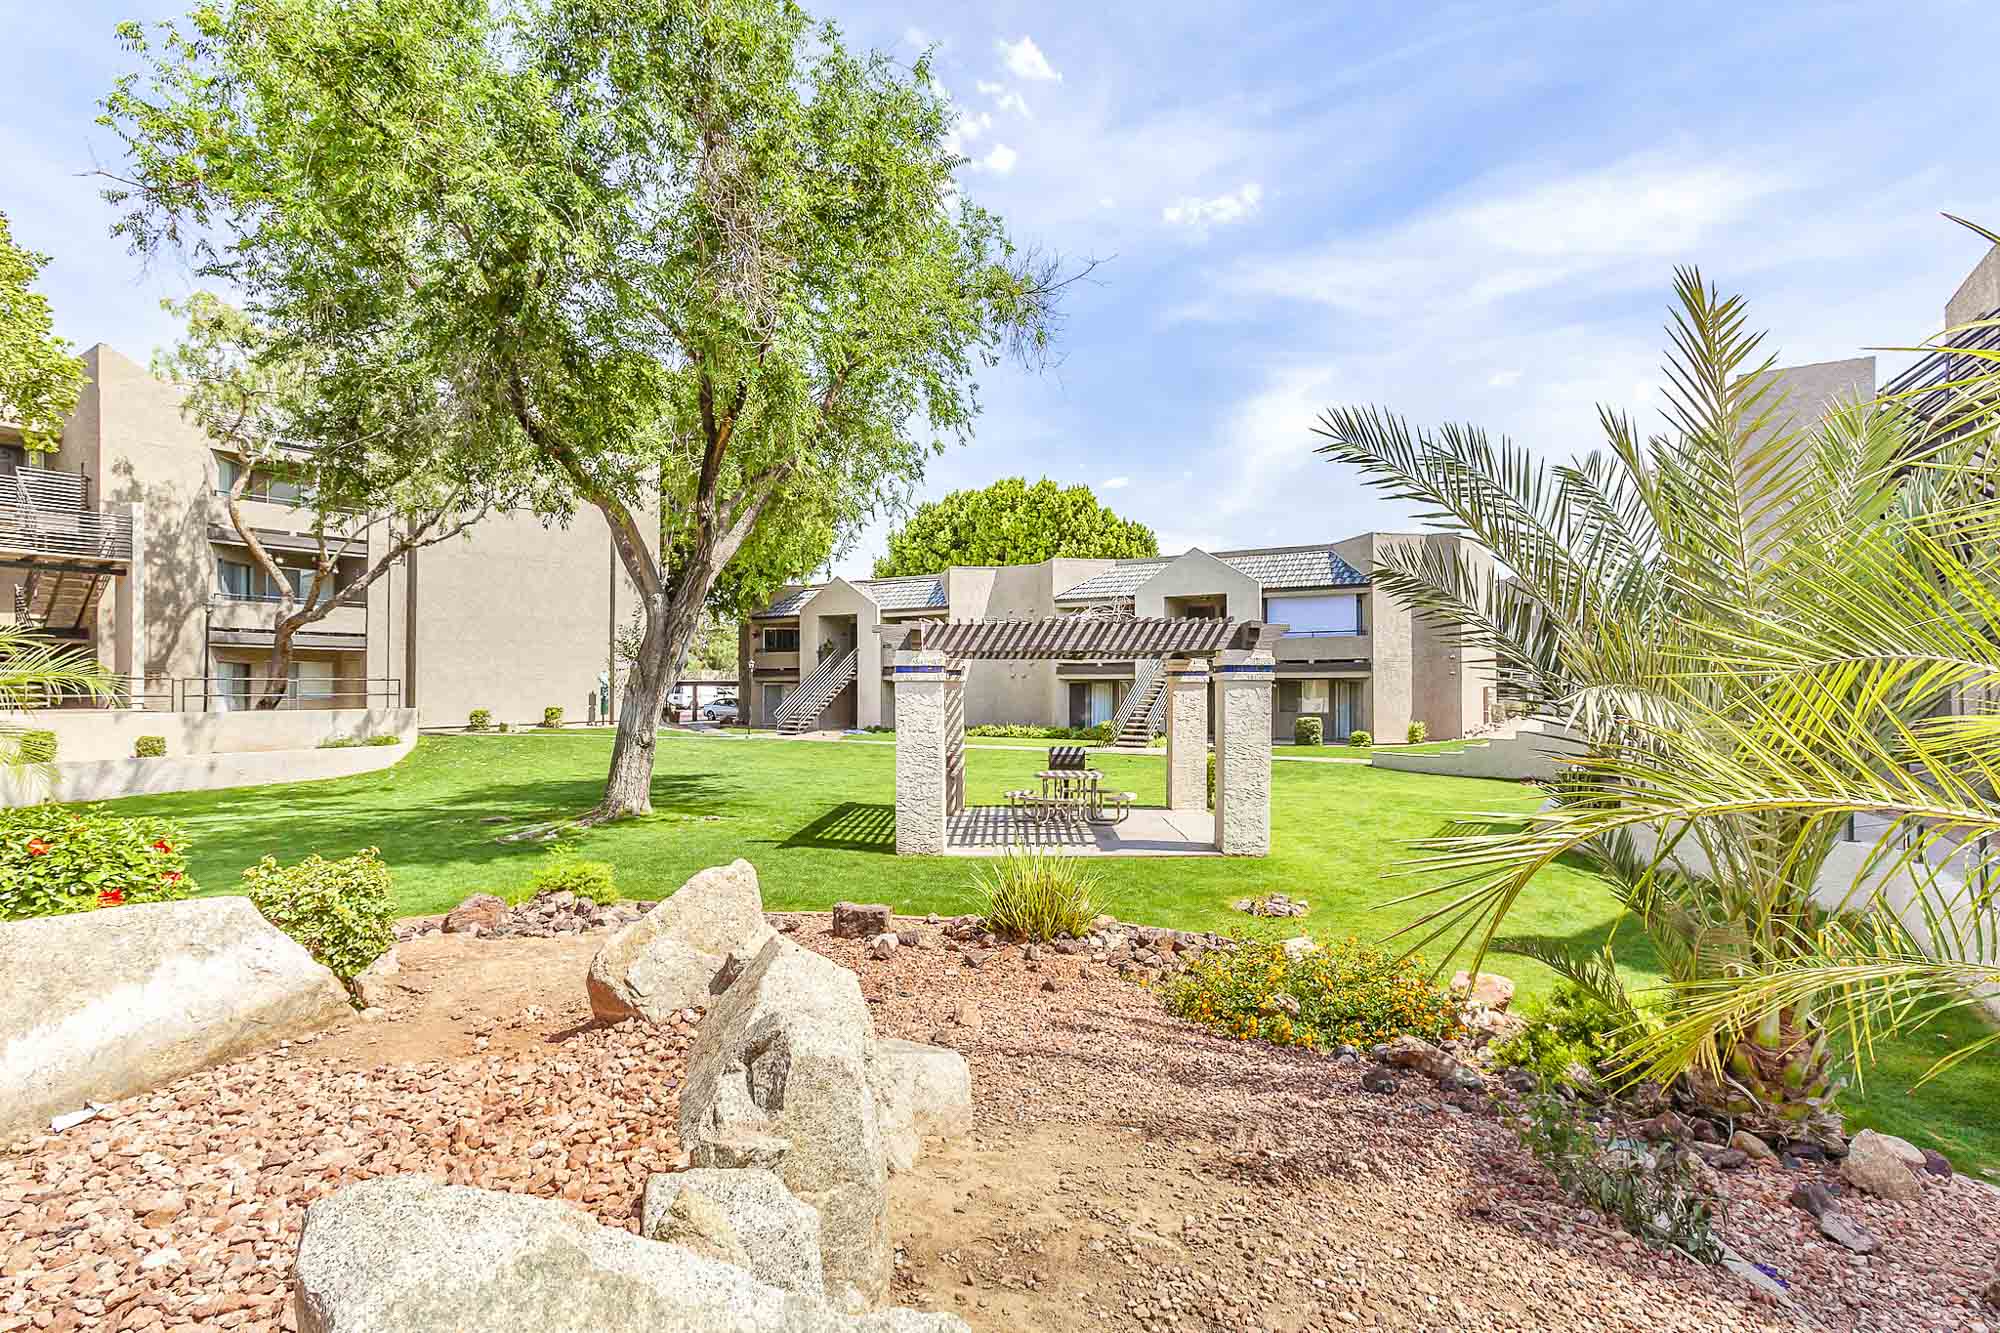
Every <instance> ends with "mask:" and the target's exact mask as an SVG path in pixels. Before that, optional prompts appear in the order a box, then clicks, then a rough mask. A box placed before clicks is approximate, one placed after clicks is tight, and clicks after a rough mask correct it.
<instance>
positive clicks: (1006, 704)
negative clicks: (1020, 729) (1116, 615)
mask: <svg viewBox="0 0 2000 1333" xmlns="http://www.w3.org/2000/svg"><path fill="white" fill-rule="evenodd" d="M1109 563H1110V562H1108V561H1094V560H1089V561H1085V560H1062V561H1043V562H1042V563H1040V564H1036V565H1012V566H1006V567H1000V568H992V567H986V568H960V569H954V570H952V571H951V573H950V575H949V578H948V580H947V582H946V585H945V595H946V596H947V597H948V598H949V599H950V602H951V608H950V612H949V614H950V616H951V618H952V619H953V620H1008V619H1014V620H1033V619H1042V618H1045V617H1049V616H1053V615H1055V614H1057V612H1056V604H1055V595H1056V592H1057V590H1058V587H1059V586H1060V587H1065V588H1066V587H1070V586H1072V585H1074V584H1075V583H1079V582H1081V581H1082V580H1083V579H1086V578H1088V577H1089V576H1090V572H1094V571H1095V569H1096V568H1099V567H1104V566H1108V565H1109ZM1077 569H1083V570H1085V571H1087V572H1084V573H1076V572H1075V571H1076V570H1077ZM1064 580H1067V582H1065V581H1064ZM965 721H966V724H967V725H969V726H978V725H980V724H981V723H989V722H1025V723H1029V724H1032V725H1035V726H1049V727H1055V726H1064V725H1067V724H1068V722H1069V693H1068V688H1067V687H1066V686H1065V685H1064V684H1063V683H1062V682H1060V681H1059V680H1057V678H1056V664H1055V663H1054V662H971V663H968V664H967V666H966V673H965Z"/></svg>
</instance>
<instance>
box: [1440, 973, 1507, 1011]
mask: <svg viewBox="0 0 2000 1333" xmlns="http://www.w3.org/2000/svg"><path fill="white" fill-rule="evenodd" d="M1451 993H1452V994H1453V995H1456V996H1458V997H1459V998H1460V999H1462V1000H1466V1001H1468V1002H1470V1003H1472V1004H1481V1005H1484V1006H1486V1007H1487V1008H1488V1009H1495V1010H1499V1009H1505V1008H1506V1007H1507V1006H1508V1005H1510V1004H1512V1003H1513V1002H1514V982H1513V980H1512V979H1511V978H1508V977H1503V976H1501V975H1500V974H1499V973H1498V972H1481V973H1480V974H1479V977H1478V979H1477V980H1474V979H1473V976H1472V974H1471V973H1469V972H1464V971H1461V972H1459V973H1457V974H1456V975H1454V976H1453V977H1452V979H1451Z"/></svg>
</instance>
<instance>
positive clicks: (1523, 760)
mask: <svg viewBox="0 0 2000 1333" xmlns="http://www.w3.org/2000/svg"><path fill="white" fill-rule="evenodd" d="M1576 748H1577V747H1576V745H1575V743H1574V742H1573V741H1571V740H1570V739H1569V738H1568V736H1567V733H1563V732H1560V731H1558V732H1553V733H1551V732H1546V731H1544V730H1543V729H1542V728H1541V726H1540V725H1539V724H1535V723H1523V724H1522V726H1521V729H1520V730H1519V731H1518V732H1516V733H1515V734H1514V735H1512V736H1496V737H1495V738H1493V739H1492V740H1489V741H1475V742H1473V743H1472V744H1469V745H1467V746H1466V747H1465V748H1464V749H1463V750H1458V751H1455V752H1452V753H1449V754H1402V753H1399V752H1397V751H1395V750H1376V751H1374V752H1373V753H1372V754H1371V755H1370V756H1369V759H1368V762H1369V763H1371V764H1373V765H1374V766H1375V767H1376V768H1393V769H1399V770H1401V771H1402V772H1405V773H1437V774H1440V775H1444V776H1448V777H1456V778H1496V779H1499V780H1501V781H1506V782H1524V781H1530V780H1533V781H1541V780H1545V779H1548V778H1552V777H1554V776H1555V775H1556V772H1557V770H1558V769H1559V768H1560V767H1561V765H1560V764H1558V763H1557V756H1560V755H1563V754H1572V753H1575V751H1576Z"/></svg>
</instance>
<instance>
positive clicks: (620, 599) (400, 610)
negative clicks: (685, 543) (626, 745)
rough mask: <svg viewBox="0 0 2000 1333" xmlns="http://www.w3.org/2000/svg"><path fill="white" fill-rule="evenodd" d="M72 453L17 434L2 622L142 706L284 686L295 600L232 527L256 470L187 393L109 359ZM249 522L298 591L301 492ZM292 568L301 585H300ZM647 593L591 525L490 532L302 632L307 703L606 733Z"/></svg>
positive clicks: (265, 488)
mask: <svg viewBox="0 0 2000 1333" xmlns="http://www.w3.org/2000/svg"><path fill="white" fill-rule="evenodd" d="M83 359H84V365H85V369H86V371H87V373H88V375H89V377H90V382H89V384H88V385H87V386H86V387H85V389H84V391H83V396H82V399H81V401H80V402H79V403H78V405H77V409H76V412H75V413H74V414H73V415H72V416H71V418H70V420H69V422H68V423H67V425H66V426H65V428H64V431H63V436H62V444H61V448H60V449H59V450H58V451H57V452H56V453H54V454H51V455H40V456H36V455H30V454H28V453H27V452H26V451H25V449H24V448H23V447H22V442H21V437H20V432H19V431H18V430H12V429H10V428H8V427H7V426H5V425H4V424H0V619H7V618H12V619H14V620H16V621H25V622H27V623H29V624H32V625H35V626H37V627H38V628H39V629H40V630H41V632H42V633H44V634H45V635H47V636H49V637H51V638H56V639H61V640H66V641H69V642H73V643H76V644H79V645H81V646H85V647H88V648H90V649H91V650H93V651H94V652H95V653H96V655H97V657H98V660H99V661H101V662H103V663H104V664H105V665H106V666H108V667H110V668H112V669H113V670H115V671H117V672H119V673H121V674H123V675H126V676H128V677H130V678H131V687H130V693H131V700H132V703H133V705H134V706H136V707H145V708H154V709H168V710H174V709H181V710H188V711H221V710H229V709H234V708H240V707H242V706H243V705H244V704H245V703H246V702H247V701H248V698H249V697H250V693H251V685H250V680H251V678H256V677H261V676H262V675H263V673H264V655H265V653H266V652H268V649H269V646H270V643H271V638H272V628H273V626H274V624H275V623H276V611H277V596H276V591H275V588H274V587H271V586H267V583H268V580H267V578H266V576H265V575H264V573H263V572H262V571H261V570H260V569H259V568H258V567H257V566H256V564H255V563H254V562H253V561H252V560H251V559H250V556H249V552H248V550H247V548H246V547H245V546H244V545H243V542H242V539H241V537H240V536H239V535H238V533H237V532H236V530H235V528H234V527H233V526H232V525H231V523H230V521H229V515H228V512H227V509H226V507H225V505H224V503H223V500H222V493H223V492H224V491H226V490H227V489H228V487H229V483H230V481H231V480H232V479H233V478H234V476H235V475H236V471H235V469H237V468H238V467H240V466H241V464H240V462H239V461H238V460H237V459H236V458H234V457H233V456H231V455H230V454H228V453H226V452H224V451H220V450H218V449H217V448H216V447H215V445H214V442H213V441H211V440H210V439H209V438H208V437H207V436H206V435H205V434H203V433H202V432H201V431H200V430H198V429H197V428H196V427H194V426H193V425H191V424H189V423H188V422H187V421H186V420H184V419H183V418H182V416H181V413H180V410H179V407H178V397H177V393H176V391H175V389H174V388H173V387H172V386H170V385H168V384H165V383H162V382H161V381H159V380H157V379H155V378H153V376H152V375H150V374H149V373H148V372H147V371H146V370H145V369H144V368H143V367H141V366H139V365H138V364H136V363H135V362H133V361H132V360H131V359H130V358H128V357H126V356H124V355H122V354H120V353H119V352H117V351H115V350H114V349H112V348H110V347H108V346H105V345H103V344H99V345H97V346H95V347H92V348H91V349H90V350H89V351H88V352H86V353H85V354H84V358H83ZM248 494H249V495H250V496H251V497H253V498H248V499H246V500H244V502H243V509H244V511H245V513H246V516H247V518H248V520H249V523H250V525H251V526H252V527H253V528H254V529H255V530H256V532H257V535H258V538H259V540H260V541H261V542H262V543H263V545H264V546H265V548H266V549H267V550H268V551H269V552H270V553H271V554H272V555H273V556H274V557H275V558H276V559H277V560H278V562H279V563H280V564H281V565H283V566H285V567H286V569H287V577H289V578H292V579H293V580H294V584H295V587H298V588H300V589H301V590H303V588H305V587H309V586H310V580H311V575H310V568H311V564H312V560H313V557H314V553H315V552H316V550H317V546H316V543H315V542H314V540H313V539H312V537H311V536H310V535H309V531H310V524H309V521H308V516H307V515H306V514H305V513H303V512H301V511H300V510H298V509H296V508H295V507H294V506H293V504H292V503H291V501H292V499H293V498H294V493H293V492H292V491H291V490H290V489H289V488H288V485H287V483H286V482H285V481H284V480H283V478H281V477H269V478H267V477H260V476H253V478H252V481H251V484H250V489H249V492H248ZM340 536H341V537H342V539H343V542H342V547H341V549H342V551H343V552H344V554H343V555H342V557H341V570H342V580H343V581H345V579H346V578H347V577H349V576H351V574H353V573H356V572H359V571H361V570H364V569H366V568H367V567H368V566H369V564H370V562H371V561H372V560H373V559H374V558H375V557H376V556H378V555H379V554H380V552H381V551H382V550H383V549H384V543H385V540H386V533H385V531H384V530H383V528H382V526H381V524H380V523H377V524H375V525H373V526H357V527H356V528H354V529H352V530H350V531H346V532H342V533H340ZM291 571H298V572H297V573H295V574H294V573H292V572H291ZM632 606H633V595H632V591H631V586H630V584H629V582H628V581H627V580H626V579H625V577H624V574H623V571H622V570H621V569H620V568H619V566H618V564H617V561H616V558H615V555H614V554H613V552H612V548H611V541H610V536H609V534H608V533H607V532H606V531H605V530H604V525H603V523H602V522H601V521H600V520H599V519H598V518H597V517H596V516H595V515H594V514H592V513H584V514H581V515H579V516H578V517H577V519H576V520H575V522H574V524H573V525H572V526H570V527H569V528H567V529H564V528H560V527H550V526H546V525H544V524H543V523H542V522H541V521H540V520H539V519H537V518H535V517H533V516H532V515H525V514H499V515H493V516H489V517H488V518H486V519H484V520H482V521H481V522H480V523H479V524H477V525H476V526H475V527H474V528H473V529H472V530H471V531H470V532H468V533H466V534H465V535H463V536H462V537H459V538H455V539H453V540H450V541H448V542H444V543H440V544H438V545H435V546H429V547H425V548H423V549H421V550H419V551H417V552H415V553H414V554H412V555H411V556H409V557H406V558H405V559H403V560H402V561H400V562H399V563H398V564H397V565H396V566H395V567H394V568H392V569H391V570H390V571H389V572H388V573H387V574H385V575H384V576H383V577H382V578H380V579H378V580H377V581H376V582H375V584H374V585H373V586H372V587H371V588H370V589H369V590H368V592H367V594H366V595H365V596H362V597H359V598H356V599H354V600H353V601H351V602H349V603H346V604H343V605H340V606H337V607H335V608H334V609H333V610H332V611H331V612H330V613H329V614H328V615H327V616H326V618H325V619H323V620H321V621H319V622H318V623H316V624H314V625H312V626H310V627H308V628H307V629H306V630H304V631H302V632H300V633H299V635H298V636H297V638H296V640H295V643H296V645H297V655H296V659H297V660H296V663H295V665H294V666H293V668H292V671H291V673H290V676H291V680H290V684H289V698H288V699H287V704H286V706H288V707H320V708H335V707H340V708H359V707H392V706H401V707H414V708H416V709H418V711H419V719H420V721H421V723H422V724H423V725H426V726H452V725H460V724H463V723H464V721H465V719H466V715H467V714H468V713H469V712H470V711H471V710H472V709H474V708H485V709H488V710H490V711H491V713H492V715H493V718H494V720H495V721H496V722H498V721H508V722H513V723H526V722H535V721H540V719H541V716H542V710H543V708H544V707H547V706H549V705H558V706H561V707H562V708H563V709H564V710H565V714H566V716H567V718H568V719H570V720H581V719H583V718H585V717H587V716H588V715H589V713H590V711H591V709H592V706H593V704H594V702H595V700H596V698H597V695H598V687H599V681H600V677H601V676H602V675H603V673H605V672H607V671H609V670H610V669H611V664H612V662H611V659H612V652H613V647H612V644H613V637H614V633H615V630H616V628H617V626H618V625H619V624H620V623H621V621H623V620H624V619H626V618H628V617H629V616H630V614H631V610H632Z"/></svg>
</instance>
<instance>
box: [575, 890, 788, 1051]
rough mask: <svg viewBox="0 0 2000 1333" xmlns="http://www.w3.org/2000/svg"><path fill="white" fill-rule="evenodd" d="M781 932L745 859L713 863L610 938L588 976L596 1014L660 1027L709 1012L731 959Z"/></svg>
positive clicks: (609, 1019) (723, 984)
mask: <svg viewBox="0 0 2000 1333" xmlns="http://www.w3.org/2000/svg"><path fill="white" fill-rule="evenodd" d="M775 933H776V932H774V931H773V930H772V929H771V928H770V926H768V925H766V924H765V922H764V899H763V895H762V894H761V893H759V891H758V888H757V870H756V868H755V867H754V866H752V865H751V864H750V863H749V862H748V861H744V860H741V859H739V860H736V861H732V862H730V863H729V864H728V865H726V866H710V867H709V868H708V869H707V870H703V871H700V872H699V873H697V874H696V875H694V877H693V878H691V879H689V880H688V882H687V883H685V884H683V885H681V886H680V888H679V889H677V890H675V891H674V893H673V894H672V895H671V896H670V897H668V898H666V899H665V900H664V901H662V902H661V903H660V905H659V906H657V907H655V908H654V909H653V910H652V911H650V912H648V913H646V915H644V916H642V917H640V918H639V919H638V920H637V921H634V922H633V923H632V924H631V925H629V926H626V927H625V928H624V929H623V930H620V931H619V932H618V933H617V934H615V935H613V936H612V937H611V938H610V939H609V940H607V941H605V944H604V947H603V948H602V949H599V950H598V951H597V956H596V957H595V958H592V959H591V960H590V970H589V972H588V973H587V974H586V975H585V978H584V986H585V988H586V989H587V990H588V991H589V992H590V1011H591V1013H593V1014H594V1015H596V1016H597V1018H599V1019H600V1020H603V1021H605V1022H615V1021H617V1020H619V1019H622V1018H632V1017H635V1016H636V1017H640V1018H644V1019H646V1020H648V1021H650V1022H655V1023H659V1022H667V1021H671V1019H672V1017H673V1015H675V1014H676V1013H678V1012H679V1011H681V1010H683V1009H687V1008H692V1007H700V1008H706V1007H707V1006H708V1005H709V1004H710V1003H712V1002H713V1000H714V996H715V993H716V992H717V991H720V990H721V989H723V988H725V987H726V986H727V985H728V984H729V983H728V980H727V979H725V966H726V964H727V962H728V958H729V955H730V954H731V953H734V952H739V951H748V952H754V951H755V950H757V949H758V948H760V947H762V945H763V943H764V941H765V940H766V939H769V938H771V937H772V936H773V935H774V934H775ZM718 982H720V984H718Z"/></svg>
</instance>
